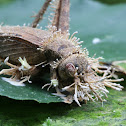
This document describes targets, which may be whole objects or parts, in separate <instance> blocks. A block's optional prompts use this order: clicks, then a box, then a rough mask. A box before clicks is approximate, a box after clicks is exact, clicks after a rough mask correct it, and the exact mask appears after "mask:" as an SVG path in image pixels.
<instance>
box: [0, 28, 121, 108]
mask: <svg viewBox="0 0 126 126" xmlns="http://www.w3.org/2000/svg"><path fill="white" fill-rule="evenodd" d="M75 33H77V32H75ZM75 33H74V34H73V35H70V33H69V32H67V33H65V34H62V33H61V30H58V31H57V29H56V27H54V26H48V30H39V29H36V28H34V29H32V28H30V27H19V26H17V27H16V26H15V27H9V26H8V27H1V31H0V46H3V45H4V46H3V48H4V49H2V48H0V57H1V58H2V59H5V60H4V63H5V64H6V65H8V66H10V67H11V68H10V69H3V70H2V71H1V72H0V74H7V75H11V76H12V77H11V79H13V80H14V81H18V82H19V83H20V84H21V83H24V82H25V81H28V82H29V83H31V81H29V79H30V77H31V76H34V75H35V73H36V72H35V71H36V68H37V67H38V66H40V65H42V67H43V69H44V68H46V69H50V76H51V81H50V84H45V85H44V86H43V87H42V88H44V87H46V86H49V87H48V90H49V88H51V87H55V89H56V93H55V95H58V96H60V97H61V98H62V99H63V100H64V102H65V103H69V104H70V103H72V102H73V101H75V102H76V103H77V104H78V105H79V106H81V104H80V102H83V101H85V102H86V101H89V100H91V101H98V100H100V101H105V99H104V98H103V96H106V97H107V93H109V91H108V90H107V89H106V87H110V88H113V89H115V90H118V91H120V90H122V88H123V87H122V86H121V85H120V84H118V83H117V82H120V81H123V79H122V78H121V79H117V78H114V77H115V76H114V69H113V70H112V69H111V67H109V66H104V65H100V64H99V59H101V57H100V58H94V57H93V58H91V57H89V54H88V51H87V49H86V48H84V49H82V48H81V45H80V44H81V43H82V41H79V39H78V38H76V37H75V36H74V35H75ZM16 42H17V43H16ZM15 43H16V44H17V45H16V47H17V46H18V45H19V46H21V47H23V48H26V50H28V52H27V51H26V50H23V51H22V50H20V48H18V49H17V51H16V52H14V51H15V50H16V47H15V46H14V45H15ZM5 46H7V47H8V48H9V49H8V48H7V49H6V48H5ZM12 46H13V48H12ZM30 49H31V50H32V51H31V50H30ZM29 50H30V51H29ZM5 51H6V52H8V51H9V52H8V53H6V55H5V54H4V55H3V52H5ZM18 51H19V52H20V53H19V52H18ZM29 52H30V53H29ZM31 52H32V53H31ZM34 55H35V56H36V57H34ZM8 56H9V57H8ZM6 57H7V58H6ZM14 57H16V58H17V60H16V59H15V58H14ZM38 57H39V58H38ZM9 58H10V59H9ZM22 58H24V59H22ZM8 60H9V61H10V62H11V63H9V61H8ZM13 62H15V63H16V65H13V64H12V63H13ZM19 62H20V64H19ZM38 62H39V63H38ZM45 66H46V67H45ZM111 78H113V79H111ZM19 80H20V81H19Z"/></svg>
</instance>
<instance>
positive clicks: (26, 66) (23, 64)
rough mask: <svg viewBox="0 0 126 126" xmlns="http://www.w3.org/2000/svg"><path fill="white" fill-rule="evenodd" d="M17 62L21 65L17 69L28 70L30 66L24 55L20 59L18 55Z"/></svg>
mask: <svg viewBox="0 0 126 126" xmlns="http://www.w3.org/2000/svg"><path fill="white" fill-rule="evenodd" d="M18 60H19V62H20V63H21V66H20V67H19V70H28V69H30V68H31V66H30V65H29V64H28V62H27V60H26V58H25V57H24V59H22V58H21V57H19V59H18Z"/></svg>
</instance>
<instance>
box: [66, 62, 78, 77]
mask: <svg viewBox="0 0 126 126" xmlns="http://www.w3.org/2000/svg"><path fill="white" fill-rule="evenodd" d="M66 71H67V72H68V73H69V75H70V76H72V77H73V76H74V74H75V71H76V68H75V66H74V65H73V64H72V63H68V64H66Z"/></svg>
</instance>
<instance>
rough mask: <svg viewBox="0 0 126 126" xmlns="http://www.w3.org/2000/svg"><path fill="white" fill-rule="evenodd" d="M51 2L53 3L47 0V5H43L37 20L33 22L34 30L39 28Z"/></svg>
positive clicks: (36, 17)
mask: <svg viewBox="0 0 126 126" xmlns="http://www.w3.org/2000/svg"><path fill="white" fill-rule="evenodd" d="M50 2H51V0H46V1H45V3H44V4H43V6H42V8H41V9H40V11H39V12H38V14H37V15H36V16H35V19H34V21H33V22H32V24H31V27H33V28H36V27H37V25H38V23H39V22H40V21H41V20H42V19H43V15H44V13H45V12H46V10H47V8H48V6H49V3H50Z"/></svg>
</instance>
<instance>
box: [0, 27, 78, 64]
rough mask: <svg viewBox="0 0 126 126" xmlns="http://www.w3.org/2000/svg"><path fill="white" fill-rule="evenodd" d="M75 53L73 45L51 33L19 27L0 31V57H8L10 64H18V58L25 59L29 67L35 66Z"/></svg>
mask: <svg viewBox="0 0 126 126" xmlns="http://www.w3.org/2000/svg"><path fill="white" fill-rule="evenodd" d="M38 48H41V49H40V50H39V49H38ZM76 51H77V50H76V47H75V45H74V43H71V42H70V41H68V40H65V38H61V36H59V37H58V36H55V35H53V33H52V31H46V30H40V29H36V28H31V27H20V26H14V27H10V26H6V27H1V29H0V57H1V58H2V59H5V58H6V57H7V56H9V57H10V62H12V63H16V64H18V63H19V62H18V58H19V57H25V58H26V59H27V61H28V63H29V64H30V65H36V64H38V63H40V62H43V61H55V60H56V59H57V58H61V57H65V56H67V55H69V54H70V53H74V52H76Z"/></svg>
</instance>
